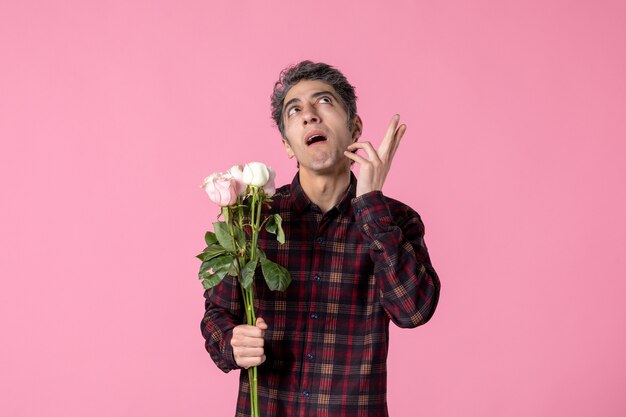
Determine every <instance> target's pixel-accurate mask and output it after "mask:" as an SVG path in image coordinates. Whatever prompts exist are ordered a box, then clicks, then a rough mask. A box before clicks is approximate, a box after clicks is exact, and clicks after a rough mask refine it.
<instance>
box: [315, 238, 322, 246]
mask: <svg viewBox="0 0 626 417" xmlns="http://www.w3.org/2000/svg"><path fill="white" fill-rule="evenodd" d="M315 241H316V242H317V243H319V244H320V245H321V244H322V243H324V238H323V237H321V236H320V237H318V238H317V239H315Z"/></svg>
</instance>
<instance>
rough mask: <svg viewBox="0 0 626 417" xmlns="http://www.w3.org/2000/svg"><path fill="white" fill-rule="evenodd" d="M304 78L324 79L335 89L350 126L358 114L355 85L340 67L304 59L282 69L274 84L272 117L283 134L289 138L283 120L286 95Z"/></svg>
mask: <svg viewBox="0 0 626 417" xmlns="http://www.w3.org/2000/svg"><path fill="white" fill-rule="evenodd" d="M303 80H318V81H322V82H325V83H326V84H328V85H330V86H332V87H333V88H334V89H335V91H336V92H337V94H339V98H340V99H341V101H342V103H343V106H344V108H345V110H346V112H347V113H348V120H347V123H348V128H350V127H351V126H350V122H351V121H352V119H353V118H354V116H355V115H356V99H357V97H356V95H355V93H354V87H353V86H352V85H350V83H349V82H348V80H347V79H346V77H345V76H344V75H343V74H342V73H341V72H340V71H339V70H338V69H336V68H334V67H332V66H330V65H328V64H324V63H323V62H311V61H302V62H300V63H298V64H296V65H294V66H291V67H288V68H285V69H284V70H282V71H281V72H280V78H279V79H278V81H276V83H275V84H274V91H273V92H272V119H274V123H275V124H276V127H278V130H279V131H280V134H281V136H282V137H283V138H284V139H287V137H286V136H285V123H284V120H283V105H284V104H285V96H287V93H288V92H289V90H290V89H291V87H293V86H294V85H296V84H297V83H299V82H300V81H303Z"/></svg>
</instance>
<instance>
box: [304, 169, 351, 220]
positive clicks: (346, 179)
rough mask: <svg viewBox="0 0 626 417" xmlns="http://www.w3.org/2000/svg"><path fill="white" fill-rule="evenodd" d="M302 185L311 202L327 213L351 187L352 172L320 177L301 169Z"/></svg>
mask: <svg viewBox="0 0 626 417" xmlns="http://www.w3.org/2000/svg"><path fill="white" fill-rule="evenodd" d="M300 185H301V186H302V190H303V191H304V193H305V194H306V195H307V197H309V200H311V202H312V203H313V204H315V205H316V206H318V207H319V208H320V210H322V212H323V213H326V212H327V211H328V210H330V209H332V208H333V207H335V206H336V205H337V204H338V203H339V200H340V199H341V198H342V197H343V196H344V194H345V193H346V190H347V189H348V187H349V186H350V171H349V170H348V171H347V172H345V174H339V175H337V174H331V175H319V174H313V173H311V172H309V171H307V170H303V169H300Z"/></svg>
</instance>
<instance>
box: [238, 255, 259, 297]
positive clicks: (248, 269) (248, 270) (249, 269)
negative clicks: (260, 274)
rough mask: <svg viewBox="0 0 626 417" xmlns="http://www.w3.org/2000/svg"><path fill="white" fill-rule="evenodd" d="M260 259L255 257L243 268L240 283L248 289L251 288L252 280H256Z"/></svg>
mask: <svg viewBox="0 0 626 417" xmlns="http://www.w3.org/2000/svg"><path fill="white" fill-rule="evenodd" d="M257 263H258V260H256V259H253V260H251V261H249V262H248V263H247V264H246V266H244V267H243V269H242V270H241V276H240V277H239V279H240V281H239V282H240V284H241V286H242V287H243V288H245V289H246V290H247V289H249V288H250V286H251V285H252V282H253V281H254V272H255V271H256V267H257Z"/></svg>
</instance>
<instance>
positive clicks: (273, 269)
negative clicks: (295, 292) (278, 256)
mask: <svg viewBox="0 0 626 417" xmlns="http://www.w3.org/2000/svg"><path fill="white" fill-rule="evenodd" d="M261 269H262V270H263V276H264V277H265V282H267V286H268V287H269V289H270V290H272V291H285V290H286V289H287V287H288V286H289V284H290V283H291V276H290V275H289V271H287V270H286V269H285V268H283V267H282V266H280V265H278V264H277V263H276V262H272V261H270V260H269V259H267V258H265V259H261Z"/></svg>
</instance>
